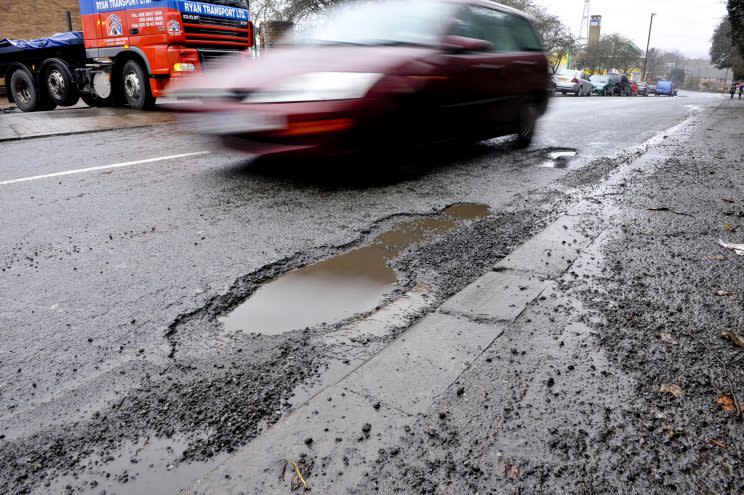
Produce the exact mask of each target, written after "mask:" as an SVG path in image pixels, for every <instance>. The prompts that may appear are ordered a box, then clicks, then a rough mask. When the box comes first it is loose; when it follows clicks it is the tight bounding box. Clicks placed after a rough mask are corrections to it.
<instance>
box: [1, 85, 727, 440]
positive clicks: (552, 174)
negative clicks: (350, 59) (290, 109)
mask: <svg viewBox="0 0 744 495" xmlns="http://www.w3.org/2000/svg"><path fill="white" fill-rule="evenodd" d="M720 99H721V97H720V96H714V95H704V94H683V95H682V96H681V97H679V98H654V97H651V98H640V97H638V98H600V97H592V98H571V97H558V98H555V99H554V101H553V104H552V106H551V108H550V110H549V113H548V114H547V115H546V116H545V117H544V118H543V119H542V121H541V123H540V127H539V134H538V136H539V137H538V138H537V140H536V142H535V143H534V144H533V146H532V148H531V149H530V150H527V151H524V152H523V151H516V150H514V149H513V148H512V146H511V142H510V141H509V140H503V139H502V140H497V141H493V142H489V143H486V144H483V145H481V146H479V147H478V148H477V149H475V150H468V151H467V152H463V153H461V154H460V155H457V156H454V157H449V158H447V159H444V160H434V159H432V158H426V161H427V163H417V164H412V165H413V166H412V167H411V169H409V170H408V172H407V174H406V175H405V176H394V175H390V174H389V173H384V174H381V175H380V177H377V178H373V179H370V175H369V174H361V173H357V171H356V170H355V167H357V166H358V164H357V163H353V162H352V163H348V164H346V167H347V172H346V173H344V174H338V173H328V172H324V173H317V174H315V173H307V172H305V171H297V170H294V171H286V170H274V171H261V172H258V171H256V170H254V169H252V168H251V167H250V166H249V165H248V160H247V159H246V157H245V156H243V155H241V154H238V153H233V152H227V151H222V150H219V149H217V148H215V146H214V145H213V144H212V143H211V142H209V141H206V140H201V139H195V138H194V137H192V136H187V135H180V134H173V133H170V132H165V130H166V129H170V127H169V126H167V125H166V126H158V127H146V128H136V129H121V130H112V131H107V132H100V133H92V134H85V135H69V136H60V137H50V138H40V139H33V140H28V141H15V142H7V143H0V157H2V159H1V161H0V204H1V205H2V212H3V215H2V216H0V231H2V232H3V233H4V235H3V236H2V237H0V252H2V253H3V255H2V259H0V268H2V272H0V286H2V290H0V321H2V325H1V330H0V331H2V335H1V338H2V341H3V346H2V348H1V349H0V423H1V424H3V425H4V426H3V427H2V428H3V430H1V431H0V434H4V435H5V439H6V440H13V439H22V438H25V437H27V436H28V435H30V434H32V433H34V432H38V431H40V430H42V429H45V428H48V427H49V425H66V424H68V423H69V422H71V421H76V420H82V419H84V418H88V417H90V416H91V415H93V414H94V413H95V412H96V411H98V410H99V409H100V408H101V407H102V405H103V404H106V403H109V402H111V401H113V400H118V397H119V396H121V395H122V394H124V393H125V392H126V391H128V390H130V389H132V388H134V387H138V386H139V385H140V383H141V380H142V376H141V374H139V373H138V372H141V371H142V370H149V369H151V368H152V369H156V370H157V369H162V367H163V366H167V363H168V362H169V360H171V359H172V357H173V354H174V346H175V344H174V341H173V338H169V335H171V334H172V332H169V329H172V328H174V324H176V323H178V322H180V321H182V320H183V319H184V315H191V314H194V313H195V312H198V311H200V310H201V309H203V308H205V307H208V306H210V304H214V301H215V300H216V299H218V298H226V297H227V298H228V299H229V298H230V297H232V296H231V294H232V293H234V294H233V295H234V297H235V298H239V296H240V294H239V292H240V291H241V290H243V289H241V283H242V282H241V281H245V280H250V281H251V282H252V283H260V282H261V281H265V280H266V279H270V278H272V277H273V276H274V275H276V274H281V273H283V272H286V271H288V270H290V269H292V268H295V267H297V266H301V265H304V264H306V263H308V262H311V261H315V260H320V259H324V258H326V257H328V256H329V255H333V254H337V253H339V252H343V251H345V250H346V249H347V248H346V246H350V245H352V244H353V243H356V242H358V241H360V240H361V241H365V240H366V238H367V236H368V234H369V233H370V232H371V231H372V232H374V231H375V229H378V228H380V227H381V226H385V225H387V224H388V223H390V222H391V221H393V220H395V219H401V218H407V217H410V216H412V215H421V214H428V213H431V212H432V211H433V210H437V211H439V210H442V209H444V208H445V207H447V206H449V205H452V204H455V203H461V202H467V203H477V204H483V205H486V206H487V207H489V208H490V211H491V212H494V213H497V212H504V211H509V210H510V208H512V205H513V203H514V201H515V200H516V199H517V198H520V199H522V200H523V201H529V200H530V198H532V196H531V195H532V194H534V192H535V191H539V190H541V189H545V188H549V187H550V186H551V184H554V183H556V182H557V181H559V180H560V179H561V178H562V177H564V176H565V174H567V173H568V172H569V171H571V170H572V169H575V168H577V167H582V166H585V165H586V164H588V163H590V162H591V161H592V160H593V159H595V158H598V157H606V156H614V155H616V154H618V153H621V152H625V151H627V150H628V149H632V148H633V147H635V146H639V145H640V144H641V143H643V142H644V141H646V140H647V139H650V138H652V137H654V136H656V135H657V134H658V133H660V132H662V131H664V130H665V129H668V128H670V127H672V126H674V125H676V124H678V123H679V122H681V121H683V120H684V119H685V118H687V117H688V115H689V114H690V112H692V111H694V110H695V109H699V108H704V107H709V106H712V105H716V104H718V103H719V102H720ZM85 111H86V110H85V109H81V110H74V112H85ZM81 118H84V117H81ZM555 147H558V148H573V149H576V150H577V151H578V154H577V157H576V158H575V159H574V160H572V161H571V162H570V166H569V168H567V169H557V168H548V167H543V166H540V165H541V164H544V162H545V158H546V154H547V153H548V152H549V151H550V149H551V148H555ZM96 167H101V168H96ZM87 168H94V169H93V170H81V169H87ZM374 175H375V174H371V176H374ZM360 177H361V178H360ZM252 274H258V275H256V276H255V278H254V279H250V277H251V276H252ZM246 277H248V278H246ZM235 302H236V301H232V300H231V302H230V304H231V305H233V306H234V305H235ZM311 323H316V322H315V321H313V322H309V323H308V325H310V324H311ZM329 323H332V322H329ZM179 338H180V339H181V341H180V342H179V345H181V346H183V348H184V349H189V350H188V352H191V353H192V355H194V356H198V354H199V352H200V351H199V349H200V347H201V346H205V348H206V347H209V346H210V345H211V344H210V342H209V341H208V339H206V338H205V337H204V335H202V334H200V333H199V331H197V330H195V331H194V332H193V333H191V334H184V333H181V334H180V335H179ZM266 345H270V344H266ZM205 352H206V351H205ZM213 358H216V359H219V353H216V354H215V355H213V356H210V359H213Z"/></svg>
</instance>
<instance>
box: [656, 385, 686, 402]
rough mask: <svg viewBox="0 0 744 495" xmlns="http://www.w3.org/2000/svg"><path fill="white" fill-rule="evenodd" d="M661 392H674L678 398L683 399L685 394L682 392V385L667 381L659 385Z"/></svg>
mask: <svg viewBox="0 0 744 495" xmlns="http://www.w3.org/2000/svg"><path fill="white" fill-rule="evenodd" d="M659 392H661V393H666V394H672V395H673V396H675V397H676V398H678V399H681V398H682V395H684V393H683V392H682V387H680V386H679V385H667V384H666V383H664V384H662V385H661V387H659Z"/></svg>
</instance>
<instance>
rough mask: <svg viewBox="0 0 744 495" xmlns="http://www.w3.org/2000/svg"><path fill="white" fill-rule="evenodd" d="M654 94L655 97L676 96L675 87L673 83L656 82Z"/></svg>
mask: <svg viewBox="0 0 744 495" xmlns="http://www.w3.org/2000/svg"><path fill="white" fill-rule="evenodd" d="M655 94H656V96H659V95H663V96H677V87H676V85H675V84H674V81H658V82H657V83H656V92H655Z"/></svg>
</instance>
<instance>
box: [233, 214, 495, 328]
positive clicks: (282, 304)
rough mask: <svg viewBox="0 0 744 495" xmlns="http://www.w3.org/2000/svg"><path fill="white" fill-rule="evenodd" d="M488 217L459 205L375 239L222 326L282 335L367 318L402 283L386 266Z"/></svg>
mask: <svg viewBox="0 0 744 495" xmlns="http://www.w3.org/2000/svg"><path fill="white" fill-rule="evenodd" d="M488 214H489V209H488V206H486V205H482V204H459V205H454V206H450V207H448V208H446V209H445V210H444V211H443V212H442V213H441V214H439V215H437V216H430V217H423V218H418V219H415V220H408V221H405V222H401V223H399V224H397V225H395V226H394V227H393V228H392V229H391V230H388V231H386V232H384V233H382V234H380V235H378V236H377V237H375V238H374V240H373V241H372V243H371V244H370V245H369V246H364V247H361V248H358V249H355V250H353V251H351V252H348V253H345V254H342V255H339V256H334V257H332V258H329V259H327V260H323V261H319V262H317V263H313V264H312V265H308V266H305V267H303V268H298V269H296V270H293V271H291V272H289V273H287V274H285V275H282V276H281V277H279V278H277V279H275V280H273V281H271V282H269V283H267V284H266V285H264V286H262V287H261V288H259V289H258V290H257V291H256V292H255V293H254V294H253V295H252V296H251V297H250V298H248V299H247V300H246V301H245V302H244V303H243V304H241V305H240V306H238V307H237V308H235V309H234V310H233V311H232V312H230V313H229V314H227V315H225V316H222V317H220V318H219V321H220V322H221V323H222V324H223V325H224V327H225V329H226V330H228V331H238V330H243V331H248V332H254V333H262V334H266V335H277V334H280V333H283V332H287V331H290V330H297V329H300V328H305V327H312V326H315V325H318V324H321V323H333V322H338V321H341V320H343V319H345V318H348V317H350V316H353V315H355V314H359V313H365V312H367V311H370V310H372V309H374V308H375V306H377V305H378V304H379V303H380V302H381V301H382V300H383V299H384V297H385V295H387V294H388V293H389V292H390V291H391V290H392V289H393V288H394V286H395V283H396V282H397V278H396V276H395V272H394V271H393V270H392V269H391V268H390V267H389V266H388V265H387V262H388V261H389V260H391V259H392V258H394V257H395V256H396V255H398V254H399V253H400V252H401V251H402V250H403V249H405V248H406V247H408V246H411V245H413V244H416V243H419V242H422V241H426V240H428V239H432V238H433V237H435V236H436V235H441V234H444V233H446V232H448V231H450V230H452V229H454V228H455V227H457V226H458V224H459V223H460V222H462V221H465V220H474V219H478V218H484V217H486V216H488Z"/></svg>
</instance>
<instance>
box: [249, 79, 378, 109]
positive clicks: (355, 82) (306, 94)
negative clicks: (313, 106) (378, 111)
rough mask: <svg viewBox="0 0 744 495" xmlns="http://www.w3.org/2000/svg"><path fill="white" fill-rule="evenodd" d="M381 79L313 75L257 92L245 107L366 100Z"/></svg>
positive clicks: (252, 94) (250, 95) (251, 95)
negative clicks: (258, 104)
mask: <svg viewBox="0 0 744 495" xmlns="http://www.w3.org/2000/svg"><path fill="white" fill-rule="evenodd" d="M381 77H382V74H377V73H370V72H310V73H307V74H303V75H301V76H298V77H296V78H294V79H290V80H289V81H286V82H283V83H279V84H278V85H276V86H275V87H273V88H271V89H262V90H258V91H255V92H253V93H251V94H249V95H248V96H246V97H245V98H244V99H243V103H291V102H299V101H325V100H353V99H356V98H362V97H364V96H365V95H366V94H367V93H368V92H369V90H370V89H372V86H374V85H375V83H377V81H379V80H380V78H381Z"/></svg>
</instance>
